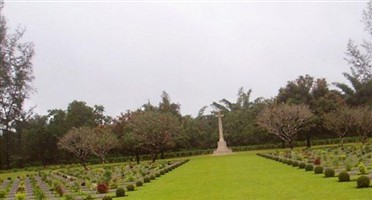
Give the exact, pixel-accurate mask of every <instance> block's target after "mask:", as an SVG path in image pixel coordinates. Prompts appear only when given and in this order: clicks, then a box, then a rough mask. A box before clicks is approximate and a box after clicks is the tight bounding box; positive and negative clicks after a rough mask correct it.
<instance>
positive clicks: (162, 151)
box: [160, 150, 165, 159]
mask: <svg viewBox="0 0 372 200" xmlns="http://www.w3.org/2000/svg"><path fill="white" fill-rule="evenodd" d="M160 158H161V159H164V158H165V157H164V150H161V151H160Z"/></svg>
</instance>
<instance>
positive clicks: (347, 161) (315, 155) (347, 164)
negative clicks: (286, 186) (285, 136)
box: [258, 144, 372, 188]
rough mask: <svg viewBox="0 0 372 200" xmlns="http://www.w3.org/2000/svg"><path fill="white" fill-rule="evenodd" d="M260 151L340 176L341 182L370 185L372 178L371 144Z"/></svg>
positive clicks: (318, 172)
mask: <svg viewBox="0 0 372 200" xmlns="http://www.w3.org/2000/svg"><path fill="white" fill-rule="evenodd" d="M258 155H259V156H262V157H265V158H268V159H272V160H275V161H278V162H282V163H284V164H287V165H290V166H293V167H298V168H300V169H304V170H305V171H313V172H314V173H315V174H324V177H335V176H337V177H338V179H339V182H348V181H356V182H357V187H358V188H362V187H369V185H370V179H372V145H371V144H367V145H349V146H344V147H327V148H317V149H295V150H282V151H279V150H277V151H275V152H269V153H259V154H258Z"/></svg>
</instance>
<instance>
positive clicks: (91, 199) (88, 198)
mask: <svg viewBox="0 0 372 200" xmlns="http://www.w3.org/2000/svg"><path fill="white" fill-rule="evenodd" d="M84 200H94V198H93V197H92V195H90V194H88V196H86V197H85V198H84Z"/></svg>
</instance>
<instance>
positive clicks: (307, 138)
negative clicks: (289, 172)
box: [306, 133, 311, 149]
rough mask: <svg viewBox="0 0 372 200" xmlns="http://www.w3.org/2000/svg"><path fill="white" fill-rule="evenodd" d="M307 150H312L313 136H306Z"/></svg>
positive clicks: (308, 134)
mask: <svg viewBox="0 0 372 200" xmlns="http://www.w3.org/2000/svg"><path fill="white" fill-rule="evenodd" d="M306 148H308V149H310V148H311V134H310V133H307V135H306Z"/></svg>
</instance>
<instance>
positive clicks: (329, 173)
mask: <svg viewBox="0 0 372 200" xmlns="http://www.w3.org/2000/svg"><path fill="white" fill-rule="evenodd" d="M324 176H325V177H334V176H335V170H334V169H332V168H326V169H325V170H324Z"/></svg>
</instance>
